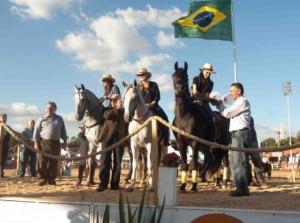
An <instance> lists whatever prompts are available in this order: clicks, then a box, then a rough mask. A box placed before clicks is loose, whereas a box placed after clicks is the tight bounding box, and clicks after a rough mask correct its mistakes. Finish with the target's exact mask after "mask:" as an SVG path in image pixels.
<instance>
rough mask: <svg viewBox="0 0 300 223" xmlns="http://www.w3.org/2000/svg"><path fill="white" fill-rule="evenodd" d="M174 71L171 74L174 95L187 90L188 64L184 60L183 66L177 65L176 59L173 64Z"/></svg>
mask: <svg viewBox="0 0 300 223" xmlns="http://www.w3.org/2000/svg"><path fill="white" fill-rule="evenodd" d="M174 69H175V72H174V73H173V75H172V79H173V87H174V90H175V96H179V95H182V94H185V93H188V92H189V78H188V73H187V70H188V64H187V62H184V68H181V67H180V68H179V67H178V61H177V62H176V63H175V65H174Z"/></svg>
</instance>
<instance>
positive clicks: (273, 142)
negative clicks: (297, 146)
mask: <svg viewBox="0 0 300 223" xmlns="http://www.w3.org/2000/svg"><path fill="white" fill-rule="evenodd" d="M260 145H261V146H262V147H270V146H277V142H276V140H275V139H274V138H272V137H271V138H267V139H265V140H263V141H262V142H261V143H260Z"/></svg>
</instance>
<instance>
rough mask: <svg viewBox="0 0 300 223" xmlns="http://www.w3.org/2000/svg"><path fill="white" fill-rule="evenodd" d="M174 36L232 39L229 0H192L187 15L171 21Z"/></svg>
mask: <svg viewBox="0 0 300 223" xmlns="http://www.w3.org/2000/svg"><path fill="white" fill-rule="evenodd" d="M172 25H173V26H174V28H175V37H176V38H185V37H186V38H202V39H216V40H227V41H232V25H231V0H212V1H201V2H192V3H190V5H189V14H188V16H185V17H182V18H180V19H177V20H176V21H174V22H173V23H172Z"/></svg>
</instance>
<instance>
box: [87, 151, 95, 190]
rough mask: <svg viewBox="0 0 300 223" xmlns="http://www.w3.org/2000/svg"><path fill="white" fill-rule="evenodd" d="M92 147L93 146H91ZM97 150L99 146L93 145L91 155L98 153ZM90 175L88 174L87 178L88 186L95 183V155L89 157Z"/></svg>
mask: <svg viewBox="0 0 300 223" xmlns="http://www.w3.org/2000/svg"><path fill="white" fill-rule="evenodd" d="M90 148H91V147H90ZM96 152H97V147H92V148H91V150H90V152H89V155H90V154H93V153H96ZM88 166H89V168H88V176H87V180H86V186H91V185H94V184H95V182H94V175H95V168H96V158H95V157H90V158H89V159H88Z"/></svg>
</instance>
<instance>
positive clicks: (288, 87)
mask: <svg viewBox="0 0 300 223" xmlns="http://www.w3.org/2000/svg"><path fill="white" fill-rule="evenodd" d="M283 95H284V96H286V98H287V108H288V125H289V142H290V146H291V145H292V136H291V119H290V100H289V96H291V95H292V84H291V82H290V81H285V82H284V83H283ZM290 157H291V161H292V182H293V183H294V182H295V172H294V165H293V153H292V150H291V149H290Z"/></svg>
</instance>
